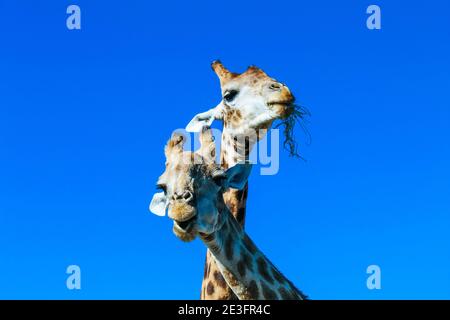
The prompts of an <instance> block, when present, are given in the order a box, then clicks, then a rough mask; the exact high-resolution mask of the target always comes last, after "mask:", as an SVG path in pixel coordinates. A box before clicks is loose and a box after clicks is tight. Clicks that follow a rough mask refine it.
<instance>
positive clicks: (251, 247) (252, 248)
mask: <svg viewBox="0 0 450 320" xmlns="http://www.w3.org/2000/svg"><path fill="white" fill-rule="evenodd" d="M243 241H244V245H245V248H246V249H247V250H248V251H249V252H250V253H251V254H252V255H253V254H255V253H256V251H258V249H257V248H256V246H255V244H254V243H253V241H252V240H251V239H250V238H249V237H248V235H245V237H244V240H243Z"/></svg>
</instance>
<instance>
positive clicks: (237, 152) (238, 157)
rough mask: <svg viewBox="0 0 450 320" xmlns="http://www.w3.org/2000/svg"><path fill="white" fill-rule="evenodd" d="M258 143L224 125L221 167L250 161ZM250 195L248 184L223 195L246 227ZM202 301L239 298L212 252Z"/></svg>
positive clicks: (229, 206) (207, 263)
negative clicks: (254, 147)
mask: <svg viewBox="0 0 450 320" xmlns="http://www.w3.org/2000/svg"><path fill="white" fill-rule="evenodd" d="M255 142H256V139H250V138H249V139H245V138H242V136H241V138H238V137H237V136H235V135H234V134H232V133H231V130H230V129H229V128H228V126H227V125H226V124H225V125H224V130H223V133H222V143H221V150H220V161H221V162H220V165H221V167H222V168H224V169H228V168H230V167H232V166H234V165H235V164H237V163H238V162H239V161H242V160H246V159H248V156H249V154H250V151H251V149H252V147H253V145H254V143H255ZM247 195H248V184H246V185H245V187H244V188H243V189H242V190H236V189H229V190H228V191H227V192H225V193H224V194H223V201H224V202H225V205H226V206H227V207H228V208H229V211H230V212H231V214H232V215H233V216H234V217H235V218H236V220H237V221H238V223H239V224H241V225H242V226H244V224H245V213H246V210H245V209H246V203H247ZM200 299H202V300H208V299H214V300H236V299H237V297H236V295H235V294H234V293H233V291H232V290H231V288H230V287H229V286H228V285H227V283H226V281H225V279H224V278H223V275H222V273H221V272H220V270H219V268H218V266H217V263H216V261H215V259H214V258H213V256H212V255H211V252H210V251H209V250H208V251H207V253H206V261H205V269H204V273H203V281H202V290H201V294H200Z"/></svg>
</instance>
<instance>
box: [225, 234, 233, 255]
mask: <svg viewBox="0 0 450 320" xmlns="http://www.w3.org/2000/svg"><path fill="white" fill-rule="evenodd" d="M233 242H234V239H233V237H232V236H231V234H229V235H228V237H227V240H226V241H225V256H226V257H227V259H228V260H230V261H231V260H233V254H234V248H233V244H234V243H233Z"/></svg>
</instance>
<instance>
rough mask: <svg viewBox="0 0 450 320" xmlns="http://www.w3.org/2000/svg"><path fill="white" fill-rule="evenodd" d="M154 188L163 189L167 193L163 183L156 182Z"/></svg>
mask: <svg viewBox="0 0 450 320" xmlns="http://www.w3.org/2000/svg"><path fill="white" fill-rule="evenodd" d="M156 189H158V190H161V191H163V192H164V193H167V186H166V185H165V184H162V183H161V184H157V185H156Z"/></svg>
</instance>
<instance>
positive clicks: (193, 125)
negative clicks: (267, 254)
mask: <svg viewBox="0 0 450 320" xmlns="http://www.w3.org/2000/svg"><path fill="white" fill-rule="evenodd" d="M211 66H212V69H213V70H214V71H215V73H216V74H217V76H218V77H219V80H220V86H221V92H222V100H221V101H220V103H219V104H218V105H217V106H216V107H215V108H213V109H210V110H208V111H206V112H202V113H199V114H197V115H196V116H195V117H194V118H193V119H192V120H191V122H189V124H188V125H187V127H186V130H187V131H189V132H197V131H199V130H201V128H202V127H204V126H208V127H209V126H211V124H212V122H213V121H214V120H215V119H217V120H221V121H223V132H222V139H221V140H222V142H221V154H220V159H221V165H222V167H223V168H224V169H227V168H230V167H232V166H234V165H235V164H236V163H238V162H239V161H246V160H248V157H249V154H250V152H251V150H252V148H253V146H254V145H255V143H256V142H257V141H258V140H260V139H262V138H263V137H264V135H265V134H266V132H267V130H268V129H270V127H271V125H272V123H273V122H274V121H275V120H277V119H281V120H285V121H288V120H287V119H292V118H293V117H295V116H297V117H298V116H299V117H302V116H303V115H304V113H303V110H301V109H298V107H297V106H295V105H294V101H295V98H294V96H293V94H292V93H291V91H290V90H289V88H288V87H287V86H286V85H284V84H282V83H280V82H279V81H277V80H275V79H274V78H271V77H269V76H268V75H267V74H266V73H265V72H264V71H263V70H261V69H260V68H258V67H256V66H250V67H248V69H247V70H246V71H245V72H243V73H241V74H237V73H233V72H230V71H229V70H228V69H226V68H225V66H224V65H223V64H222V63H221V62H220V61H219V60H216V61H214V62H213V63H212V64H211ZM292 147H293V146H292ZM247 195H248V184H246V185H245V186H244V188H243V189H242V190H237V189H233V188H230V189H229V190H228V191H227V192H225V193H224V201H225V204H226V205H227V206H228V208H229V209H230V211H231V213H232V215H233V216H234V217H235V218H236V219H237V221H238V222H239V223H240V224H241V225H242V226H244V224H245V213H246V201H247ZM217 271H218V267H217V265H216V263H215V261H214V259H213V258H212V255H211V252H210V250H207V255H206V261H205V269H204V274H203V281H202V288H201V295H200V298H201V299H202V300H203V299H214V300H232V299H236V296H235V295H234V294H233V292H232V290H231V288H230V287H228V286H227V285H226V282H225V281H224V279H223V277H222V275H221V274H220V273H218V272H217ZM209 283H215V284H216V288H217V289H216V290H214V292H211V291H209V290H208V284H209Z"/></svg>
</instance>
